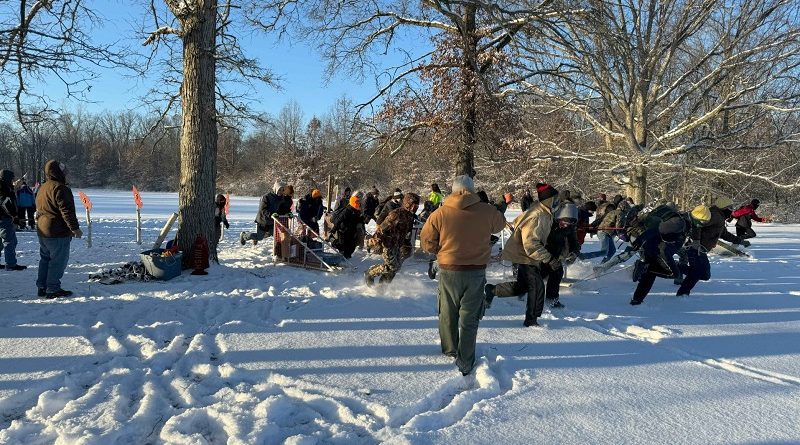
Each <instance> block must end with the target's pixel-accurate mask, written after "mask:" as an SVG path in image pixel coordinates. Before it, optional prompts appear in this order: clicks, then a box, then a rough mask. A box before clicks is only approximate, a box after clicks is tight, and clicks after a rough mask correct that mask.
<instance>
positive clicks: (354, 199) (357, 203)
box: [350, 195, 361, 210]
mask: <svg viewBox="0 0 800 445" xmlns="http://www.w3.org/2000/svg"><path fill="white" fill-rule="evenodd" d="M350 207H352V208H354V209H356V210H361V199H360V198H359V197H358V196H356V195H353V196H351V197H350Z"/></svg>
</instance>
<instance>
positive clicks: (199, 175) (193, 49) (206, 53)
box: [178, 0, 217, 259]
mask: <svg viewBox="0 0 800 445" xmlns="http://www.w3.org/2000/svg"><path fill="white" fill-rule="evenodd" d="M216 14H217V1H216V0H196V3H195V5H194V7H193V9H192V12H191V13H190V14H187V15H186V16H184V17H182V18H181V25H182V28H183V34H182V37H183V84H182V85H181V107H182V111H183V125H182V127H181V130H182V132H181V143H180V146H181V150H180V151H181V174H180V188H179V193H178V214H179V216H180V227H179V228H178V246H179V248H180V249H181V250H182V251H183V252H184V258H185V259H187V258H188V257H189V255H188V253H189V252H190V251H191V247H192V244H193V243H194V241H195V238H197V236H198V235H202V236H203V237H205V239H206V240H208V244H209V250H210V252H211V255H212V257H214V258H215V257H216V244H217V240H216V239H214V193H215V191H216V183H217V165H216V160H217V119H216V103H215V91H214V87H215V84H216V61H215V59H214V48H215V45H216V32H217V31H216V18H217V16H216Z"/></svg>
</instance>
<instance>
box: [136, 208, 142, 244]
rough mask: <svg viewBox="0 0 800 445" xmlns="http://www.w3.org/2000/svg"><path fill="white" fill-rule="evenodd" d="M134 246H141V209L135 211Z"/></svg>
mask: <svg viewBox="0 0 800 445" xmlns="http://www.w3.org/2000/svg"><path fill="white" fill-rule="evenodd" d="M136 244H142V209H139V208H137V209H136Z"/></svg>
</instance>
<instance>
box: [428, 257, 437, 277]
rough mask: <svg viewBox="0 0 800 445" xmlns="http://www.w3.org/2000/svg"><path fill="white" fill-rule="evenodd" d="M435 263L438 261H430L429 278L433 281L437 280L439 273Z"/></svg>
mask: <svg viewBox="0 0 800 445" xmlns="http://www.w3.org/2000/svg"><path fill="white" fill-rule="evenodd" d="M435 262H436V260H434V259H431V260H430V261H428V278H430V279H431V280H435V279H436V273H437V272H438V268H437V267H436V264H435Z"/></svg>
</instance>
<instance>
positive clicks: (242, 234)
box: [239, 232, 247, 246]
mask: <svg viewBox="0 0 800 445" xmlns="http://www.w3.org/2000/svg"><path fill="white" fill-rule="evenodd" d="M246 242H247V240H246V239H245V237H244V232H242V233H240V234H239V244H241V245H243V246H244V243H246Z"/></svg>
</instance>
